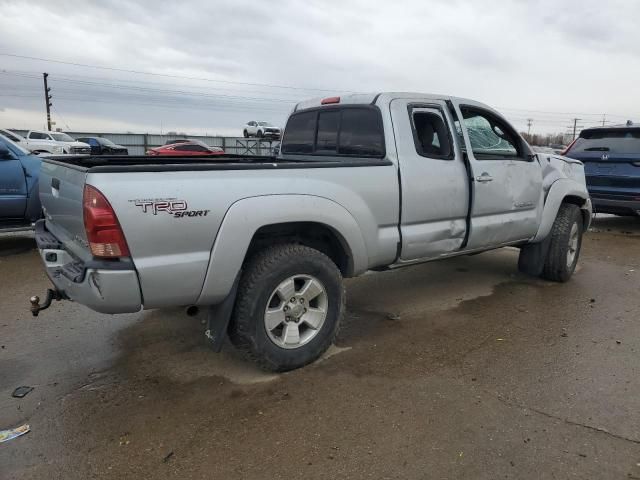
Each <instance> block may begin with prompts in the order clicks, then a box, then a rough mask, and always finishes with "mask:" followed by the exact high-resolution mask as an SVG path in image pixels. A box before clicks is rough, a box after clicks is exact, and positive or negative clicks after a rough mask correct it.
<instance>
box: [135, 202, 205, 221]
mask: <svg viewBox="0 0 640 480" xmlns="http://www.w3.org/2000/svg"><path fill="white" fill-rule="evenodd" d="M129 201H130V202H133V203H135V205H136V207H140V208H142V211H143V213H151V214H153V215H158V214H169V215H171V216H172V217H173V218H184V217H206V216H207V214H208V213H209V212H210V211H211V210H189V206H188V205H187V202H186V201H184V200H178V199H177V198H143V199H137V200H129Z"/></svg>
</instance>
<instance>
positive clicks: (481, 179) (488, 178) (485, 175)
mask: <svg viewBox="0 0 640 480" xmlns="http://www.w3.org/2000/svg"><path fill="white" fill-rule="evenodd" d="M476 181H477V182H480V183H486V182H492V181H493V177H492V176H491V175H489V174H488V173H487V172H482V175H478V176H477V177H476Z"/></svg>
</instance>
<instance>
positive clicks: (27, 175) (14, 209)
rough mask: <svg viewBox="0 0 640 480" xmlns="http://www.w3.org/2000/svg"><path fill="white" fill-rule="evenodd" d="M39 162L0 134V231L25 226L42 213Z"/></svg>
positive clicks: (38, 159)
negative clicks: (39, 191) (39, 193)
mask: <svg viewBox="0 0 640 480" xmlns="http://www.w3.org/2000/svg"><path fill="white" fill-rule="evenodd" d="M41 162H42V160H41V159H40V158H38V157H36V156H35V155H32V154H31V152H29V151H28V150H26V149H25V148H22V147H21V146H20V145H19V144H17V143H15V142H13V141H11V140H10V139H9V137H8V136H5V135H3V134H0V232H1V231H6V230H14V229H21V228H25V227H27V228H28V227H30V226H31V225H32V224H33V223H34V222H35V221H36V220H38V219H39V218H40V217H41V216H42V208H41V206H40V196H39V195H38V176H39V173H40V164H41Z"/></svg>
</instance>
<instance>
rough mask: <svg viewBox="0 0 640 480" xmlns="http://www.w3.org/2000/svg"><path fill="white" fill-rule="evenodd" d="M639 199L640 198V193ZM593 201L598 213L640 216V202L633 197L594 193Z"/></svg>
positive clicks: (592, 195)
mask: <svg viewBox="0 0 640 480" xmlns="http://www.w3.org/2000/svg"><path fill="white" fill-rule="evenodd" d="M637 198H640V193H639V194H638V197H637ZM591 200H592V201H593V206H594V210H595V212H596V213H612V214H614V215H640V200H637V199H634V198H631V197H626V196H622V195H619V196H616V195H602V194H597V193H592V194H591Z"/></svg>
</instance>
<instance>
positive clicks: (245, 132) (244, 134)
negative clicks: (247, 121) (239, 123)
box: [242, 130, 249, 138]
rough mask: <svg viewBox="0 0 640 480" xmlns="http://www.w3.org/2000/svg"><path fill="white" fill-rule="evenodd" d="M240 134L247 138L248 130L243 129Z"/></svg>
mask: <svg viewBox="0 0 640 480" xmlns="http://www.w3.org/2000/svg"><path fill="white" fill-rule="evenodd" d="M242 135H243V136H244V138H249V132H247V131H246V130H243V132H242Z"/></svg>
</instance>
